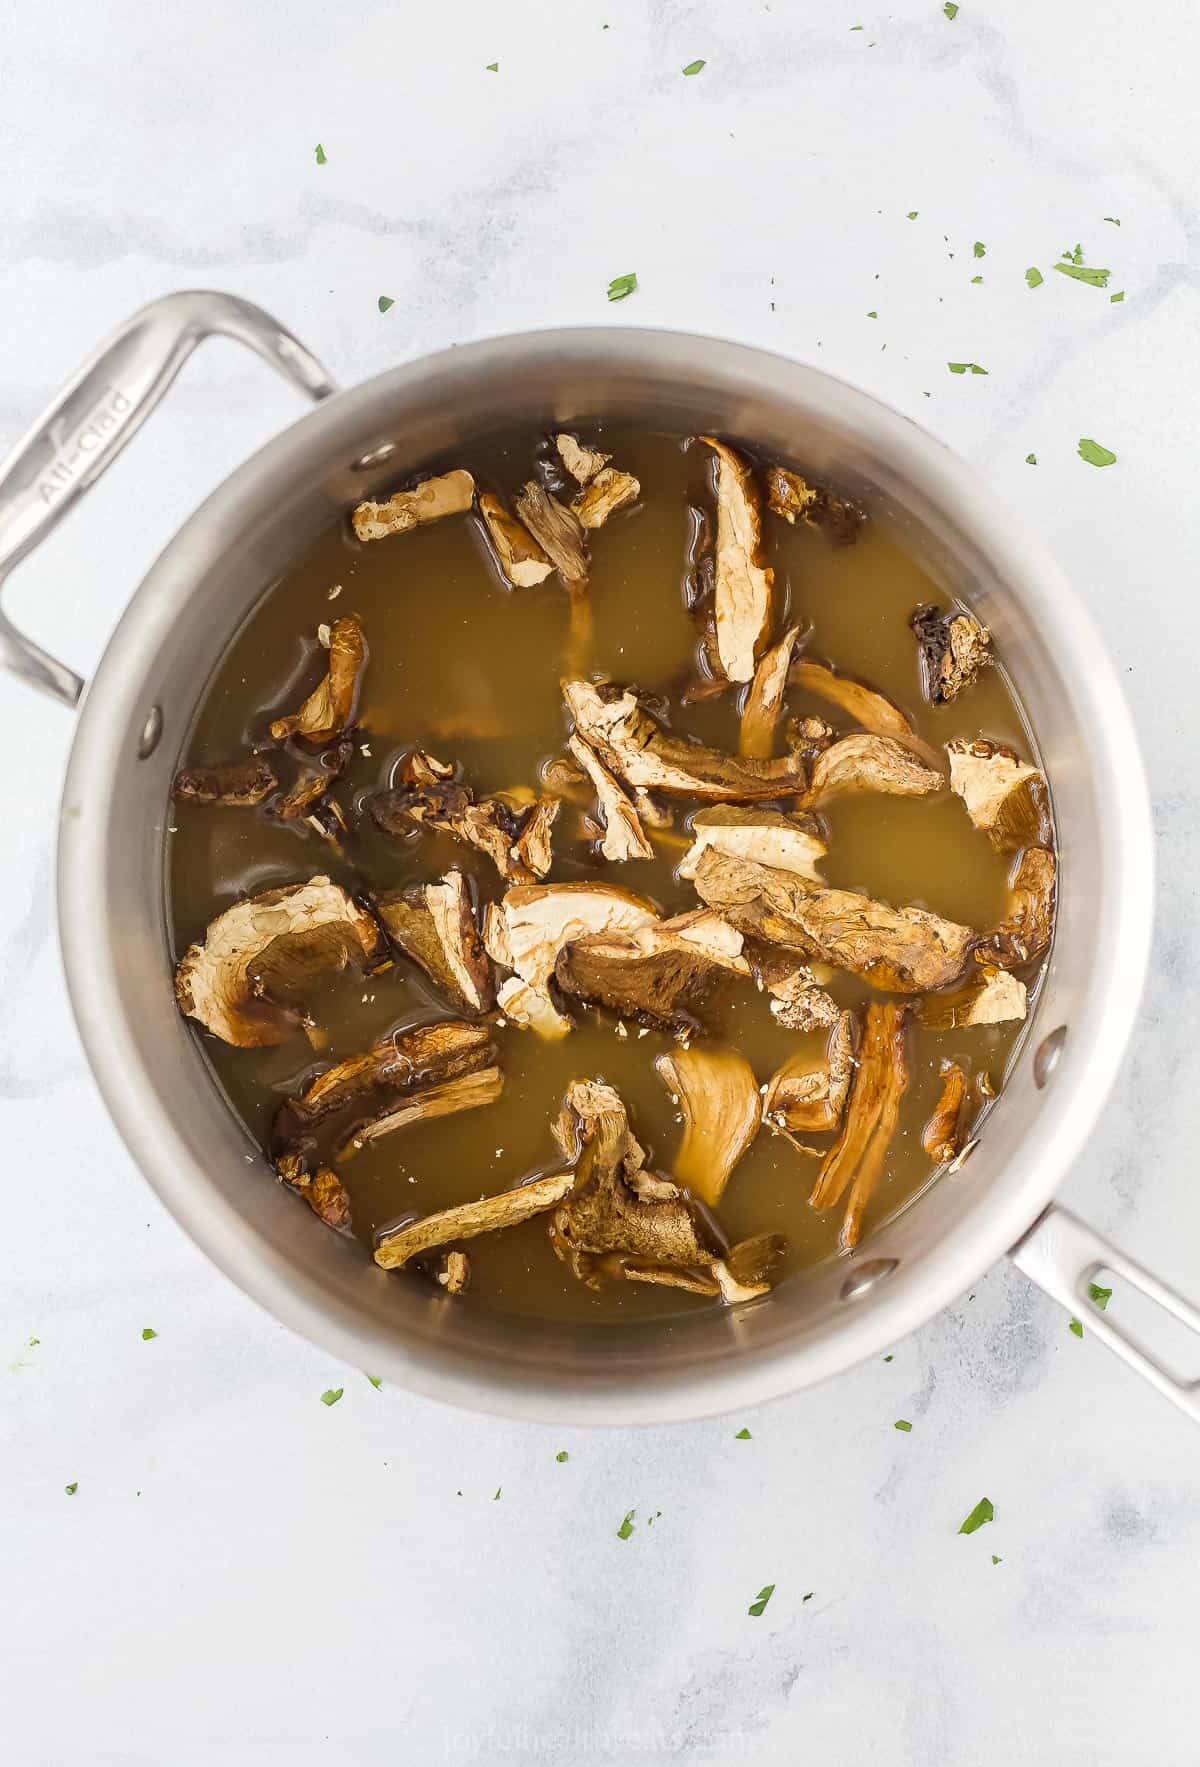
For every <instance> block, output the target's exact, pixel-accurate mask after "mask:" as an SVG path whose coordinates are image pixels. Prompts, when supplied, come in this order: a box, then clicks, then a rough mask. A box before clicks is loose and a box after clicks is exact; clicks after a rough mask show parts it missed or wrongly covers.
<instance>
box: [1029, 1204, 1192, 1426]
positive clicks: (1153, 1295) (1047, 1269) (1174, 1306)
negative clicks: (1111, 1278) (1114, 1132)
mask: <svg viewBox="0 0 1200 1767" xmlns="http://www.w3.org/2000/svg"><path fill="white" fill-rule="evenodd" d="M1009 1257H1010V1258H1011V1259H1012V1261H1013V1263H1014V1264H1015V1265H1016V1266H1017V1269H1018V1270H1021V1271H1023V1272H1024V1273H1025V1275H1026V1276H1027V1277H1028V1278H1029V1280H1030V1281H1031V1282H1035V1283H1036V1284H1037V1286H1038V1287H1039V1288H1040V1289H1043V1290H1044V1291H1045V1292H1046V1294H1048V1295H1049V1296H1050V1297H1051V1298H1052V1299H1053V1300H1055V1301H1057V1302H1058V1303H1059V1305H1060V1306H1062V1307H1065V1308H1066V1309H1067V1311H1068V1312H1069V1313H1073V1314H1074V1315H1075V1317H1076V1318H1078V1319H1080V1320H1085V1321H1086V1322H1087V1329H1088V1330H1089V1331H1090V1332H1092V1333H1093V1335H1094V1336H1096V1337H1098V1338H1099V1339H1100V1342H1101V1343H1102V1344H1107V1346H1108V1348H1109V1349H1110V1350H1114V1351H1115V1352H1116V1354H1117V1355H1118V1356H1119V1357H1120V1358H1121V1360H1122V1362H1127V1363H1128V1364H1129V1366H1130V1368H1132V1369H1133V1370H1134V1371H1135V1373H1137V1374H1140V1375H1141V1376H1142V1379H1143V1380H1148V1381H1149V1382H1150V1385H1151V1386H1152V1387H1156V1388H1157V1389H1158V1391H1159V1392H1160V1393H1162V1394H1163V1395H1164V1396H1165V1397H1166V1398H1168V1399H1170V1400H1171V1401H1172V1403H1173V1404H1175V1405H1178V1407H1179V1409H1180V1410H1181V1411H1182V1412H1185V1413H1186V1415H1187V1416H1188V1417H1190V1418H1191V1419H1192V1421H1193V1422H1195V1423H1200V1381H1188V1380H1184V1379H1182V1378H1181V1377H1180V1376H1179V1375H1178V1374H1176V1373H1174V1372H1172V1370H1171V1369H1170V1368H1168V1367H1167V1365H1166V1363H1165V1362H1162V1361H1160V1360H1159V1358H1158V1357H1157V1356H1156V1355H1155V1354H1154V1353H1153V1352H1152V1351H1151V1350H1149V1349H1148V1348H1147V1347H1146V1346H1145V1344H1143V1343H1141V1342H1140V1341H1139V1339H1138V1338H1136V1337H1134V1336H1133V1334H1132V1333H1131V1332H1128V1331H1124V1330H1122V1328H1121V1327H1120V1326H1119V1325H1118V1324H1117V1321H1116V1320H1115V1319H1114V1318H1113V1316H1112V1314H1111V1313H1107V1312H1104V1311H1103V1310H1102V1309H1101V1308H1100V1307H1099V1306H1098V1305H1097V1303H1096V1302H1095V1301H1094V1300H1093V1299H1092V1298H1091V1295H1090V1294H1089V1292H1088V1285H1089V1283H1091V1282H1092V1281H1093V1280H1094V1278H1095V1276H1096V1273H1097V1271H1099V1270H1111V1271H1113V1272H1114V1274H1115V1275H1117V1276H1119V1277H1121V1278H1122V1279H1123V1280H1124V1281H1125V1282H1127V1283H1129V1284H1130V1285H1131V1286H1132V1287H1133V1288H1136V1289H1137V1290H1138V1292H1139V1293H1140V1294H1143V1295H1145V1296H1146V1299H1147V1300H1150V1301H1154V1302H1155V1303H1156V1305H1157V1306H1159V1307H1161V1308H1162V1309H1163V1311H1164V1312H1166V1313H1168V1314H1170V1316H1171V1318H1172V1319H1176V1320H1178V1321H1179V1322H1180V1323H1181V1324H1182V1325H1185V1326H1186V1327H1187V1328H1188V1330H1189V1331H1190V1332H1192V1333H1193V1334H1194V1335H1195V1336H1196V1337H1197V1338H1200V1308H1197V1307H1194V1306H1193V1305H1192V1303H1191V1302H1190V1301H1185V1300H1184V1299H1183V1297H1182V1295H1177V1294H1176V1293H1175V1291H1174V1289H1170V1288H1168V1287H1167V1285H1166V1283H1165V1282H1160V1281H1159V1280H1158V1278H1157V1277H1156V1276H1152V1275H1151V1274H1150V1272H1149V1271H1148V1270H1143V1268H1142V1266H1141V1265H1140V1264H1135V1263H1134V1261H1133V1259H1132V1258H1127V1257H1125V1255H1124V1253H1123V1252H1119V1251H1117V1249H1116V1247H1115V1246H1111V1245H1110V1244H1109V1243H1108V1241H1107V1240H1106V1239H1102V1238H1101V1236H1100V1235H1099V1234H1098V1233H1095V1232H1093V1230H1092V1229H1091V1228H1090V1227H1089V1226H1088V1225H1087V1223H1086V1221H1081V1220H1080V1219H1079V1218H1078V1216H1076V1215H1072V1214H1071V1213H1070V1211H1069V1210H1068V1209H1063V1208H1060V1207H1059V1206H1058V1204H1057V1203H1051V1205H1050V1207H1049V1208H1048V1209H1047V1210H1046V1211H1045V1213H1044V1214H1043V1215H1041V1216H1040V1217H1039V1218H1038V1220H1037V1221H1035V1222H1034V1224H1033V1226H1032V1227H1031V1228H1030V1229H1029V1232H1028V1233H1027V1234H1026V1235H1025V1237H1024V1238H1023V1239H1022V1240H1020V1241H1019V1242H1018V1243H1017V1244H1016V1245H1015V1246H1014V1247H1013V1249H1012V1251H1011V1252H1010V1253H1009Z"/></svg>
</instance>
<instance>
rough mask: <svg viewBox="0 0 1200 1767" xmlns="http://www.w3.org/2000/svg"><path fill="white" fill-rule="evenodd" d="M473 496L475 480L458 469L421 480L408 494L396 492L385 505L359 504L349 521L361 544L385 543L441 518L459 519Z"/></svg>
mask: <svg viewBox="0 0 1200 1767" xmlns="http://www.w3.org/2000/svg"><path fill="white" fill-rule="evenodd" d="M474 495H475V480H474V479H473V478H472V477H471V475H470V473H469V472H464V471H463V470H462V468H461V467H460V468H457V469H456V470H455V471H454V472H445V473H441V474H439V476H438V477H437V478H431V479H423V480H422V481H421V483H420V484H419V485H414V487H413V489H412V490H411V491H397V492H396V494H395V496H393V497H389V498H388V500H387V502H386V503H370V502H367V503H360V504H359V505H358V507H357V509H356V510H355V511H354V514H353V516H352V517H351V518H350V519H351V522H352V525H353V527H354V532H355V534H356V535H357V537H358V538H359V539H360V540H386V539H387V538H388V536H389V535H391V534H407V533H409V532H410V531H411V529H413V528H419V527H423V526H424V525H425V523H426V522H436V521H441V519H442V517H443V516H446V515H461V514H462V513H463V512H464V510H468V509H470V507H471V500H472V498H473V497H474Z"/></svg>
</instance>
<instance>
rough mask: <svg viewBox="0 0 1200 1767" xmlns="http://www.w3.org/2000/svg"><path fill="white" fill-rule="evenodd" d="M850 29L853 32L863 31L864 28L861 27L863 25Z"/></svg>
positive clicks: (853, 26) (852, 26)
mask: <svg viewBox="0 0 1200 1767" xmlns="http://www.w3.org/2000/svg"><path fill="white" fill-rule="evenodd" d="M850 29H851V30H852V31H861V30H862V26H861V25H851V26H850Z"/></svg>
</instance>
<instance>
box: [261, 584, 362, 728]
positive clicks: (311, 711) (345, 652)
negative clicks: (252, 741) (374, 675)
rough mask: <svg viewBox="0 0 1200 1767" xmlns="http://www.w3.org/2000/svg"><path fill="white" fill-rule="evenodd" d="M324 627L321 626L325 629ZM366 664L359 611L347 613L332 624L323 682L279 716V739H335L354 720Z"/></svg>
mask: <svg viewBox="0 0 1200 1767" xmlns="http://www.w3.org/2000/svg"><path fill="white" fill-rule="evenodd" d="M323 632H324V628H322V633H323ZM366 664H367V641H366V639H365V638H364V637H363V629H362V625H361V623H360V621H359V618H358V615H357V614H347V615H346V617H345V618H344V619H341V620H336V621H335V622H334V624H333V625H332V626H331V627H330V628H329V666H328V669H327V671H326V674H325V679H324V680H323V681H322V682H321V684H320V686H319V687H317V688H315V689H314V691H313V692H312V693H310V694H309V696H308V698H307V699H306V700H305V702H304V704H303V705H302V706H301V707H300V710H299V711H298V712H295V713H294V714H293V715H292V716H291V717H290V718H276V719H275V720H274V722H273V723H272V725H271V735H272V736H273V737H274V738H275V740H276V742H282V741H283V740H284V738H285V737H288V736H298V737H300V738H301V739H302V740H303V741H304V742H307V743H313V744H320V743H325V742H332V741H333V739H334V737H335V736H340V735H341V734H342V731H343V730H345V728H346V726H347V725H348V724H350V723H351V722H352V721H353V715H354V701H355V697H356V695H357V693H358V684H359V680H360V678H361V676H362V672H363V670H364V669H365V667H366Z"/></svg>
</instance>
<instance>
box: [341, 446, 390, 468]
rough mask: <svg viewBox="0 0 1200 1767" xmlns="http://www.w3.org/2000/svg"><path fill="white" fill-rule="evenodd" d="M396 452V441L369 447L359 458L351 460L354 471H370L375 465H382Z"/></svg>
mask: <svg viewBox="0 0 1200 1767" xmlns="http://www.w3.org/2000/svg"><path fill="white" fill-rule="evenodd" d="M395 452H396V444H395V442H380V444H379V446H378V448H368V450H367V452H366V453H365V454H360V455H359V457H358V459H357V460H354V461H351V463H350V465H351V471H352V472H370V470H371V468H372V467H373V466H382V465H383V462H384V461H385V460H390V459H391V457H392V455H393V454H394V453H395Z"/></svg>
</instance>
